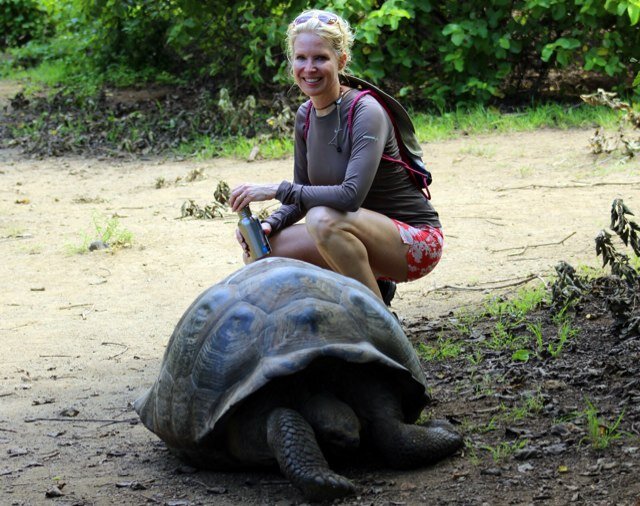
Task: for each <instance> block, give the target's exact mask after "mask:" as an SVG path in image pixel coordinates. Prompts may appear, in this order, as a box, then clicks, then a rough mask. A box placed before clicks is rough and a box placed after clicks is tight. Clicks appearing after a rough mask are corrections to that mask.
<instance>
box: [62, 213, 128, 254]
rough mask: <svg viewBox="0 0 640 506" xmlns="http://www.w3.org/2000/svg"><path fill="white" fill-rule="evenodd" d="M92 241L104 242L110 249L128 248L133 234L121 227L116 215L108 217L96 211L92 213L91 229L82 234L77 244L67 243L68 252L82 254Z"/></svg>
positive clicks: (87, 250) (86, 250)
mask: <svg viewBox="0 0 640 506" xmlns="http://www.w3.org/2000/svg"><path fill="white" fill-rule="evenodd" d="M94 241H101V242H103V243H105V244H106V245H107V246H108V247H109V250H110V251H115V250H118V249H121V248H129V247H131V245H132V243H133V234H132V233H131V232H130V231H129V230H127V229H126V228H123V227H122V225H121V224H120V220H119V219H118V217H117V216H112V217H111V218H108V217H106V216H102V215H100V214H98V213H95V214H94V215H93V230H92V231H91V232H89V233H85V234H83V235H82V241H81V242H80V243H79V244H76V245H72V244H67V245H66V250H67V252H68V253H69V254H83V253H87V252H89V244H90V243H92V242H94Z"/></svg>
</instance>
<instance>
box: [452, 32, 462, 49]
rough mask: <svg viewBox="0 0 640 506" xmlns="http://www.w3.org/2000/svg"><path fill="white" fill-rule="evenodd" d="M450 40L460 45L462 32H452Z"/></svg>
mask: <svg viewBox="0 0 640 506" xmlns="http://www.w3.org/2000/svg"><path fill="white" fill-rule="evenodd" d="M451 42H453V44H454V45H456V46H460V45H462V43H463V42H464V33H462V32H458V33H454V34H453V35H452V36H451Z"/></svg>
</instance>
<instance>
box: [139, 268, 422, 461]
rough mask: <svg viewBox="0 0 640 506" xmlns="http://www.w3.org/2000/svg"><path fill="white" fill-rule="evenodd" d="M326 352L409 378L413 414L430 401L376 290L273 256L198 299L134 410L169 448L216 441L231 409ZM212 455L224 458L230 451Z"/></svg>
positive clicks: (407, 345) (416, 364) (413, 358)
mask: <svg viewBox="0 0 640 506" xmlns="http://www.w3.org/2000/svg"><path fill="white" fill-rule="evenodd" d="M321 357H335V358H338V359H340V360H343V361H345V362H353V363H368V362H374V363H379V364H382V365H385V366H389V367H391V368H393V369H395V370H398V371H401V373H402V374H406V391H407V394H406V396H407V397H408V398H411V401H410V404H411V408H410V410H409V411H411V415H410V416H413V414H415V416H416V417H417V415H418V413H419V410H421V409H422V406H423V405H424V403H425V402H426V401H425V399H426V394H425V393H424V386H425V384H426V380H425V378H424V375H423V373H422V370H421V368H420V365H419V362H418V360H417V357H416V356H415V353H414V352H413V349H412V347H411V344H410V343H409V341H408V339H407V338H406V336H405V335H404V332H403V331H402V328H401V327H400V325H399V323H398V322H397V321H396V319H395V318H394V317H393V315H392V314H391V313H390V312H389V311H388V309H387V308H386V307H385V306H384V304H383V303H382V302H381V301H379V300H378V299H377V298H376V297H375V295H374V294H373V293H372V292H370V291H369V290H368V289H367V288H366V287H364V285H361V284H360V283H358V282H356V281H354V280H351V279H349V278H346V277H344V276H340V275H338V274H335V273H333V272H330V271H327V270H324V269H320V268H318V267H314V266H312V265H310V264H306V263H303V262H299V261H296V260H290V259H283V258H271V259H265V260H261V261H260V262H256V263H254V264H250V265H248V266H246V267H244V268H243V269H241V270H240V271H238V272H237V273H234V274H232V275H231V276H229V277H228V278H227V279H226V280H224V281H222V282H221V283H219V284H217V285H215V286H213V287H211V288H209V289H207V290H206V291H205V292H204V293H203V294H202V295H201V296H200V297H198V299H196V300H195V301H194V303H193V304H192V305H191V307H190V308H189V309H188V310H187V312H186V313H185V314H184V316H183V317H182V318H181V320H180V322H179V323H178V325H177V326H176V329H175V330H174V333H173V335H172V337H171V339H170V341H169V344H168V346H167V350H166V352H165V356H164V360H163V365H162V368H161V373H160V376H159V377H158V379H157V381H156V383H155V384H154V385H153V387H152V388H151V389H150V390H149V391H148V392H147V393H146V394H145V395H143V396H142V397H141V398H139V399H138V400H137V401H136V402H135V408H136V411H137V412H138V413H139V415H140V418H141V420H142V422H143V423H144V424H145V426H146V427H148V428H149V429H150V430H151V431H153V432H154V433H156V434H157V435H158V436H160V437H161V438H162V439H163V440H164V441H165V442H166V443H167V445H168V446H169V447H171V448H172V449H174V450H176V451H177V452H178V453H179V452H181V451H186V452H189V451H190V449H193V448H196V447H197V446H198V444H199V443H201V442H203V441H211V435H212V434H213V431H214V429H215V428H216V423H217V422H218V421H219V420H220V419H221V418H222V417H224V415H225V413H227V412H229V410H230V409H232V408H233V407H234V406H237V405H239V403H241V402H242V401H243V400H244V399H247V398H248V397H249V396H250V395H251V394H252V393H254V392H256V391H257V390H259V389H260V388H262V387H263V386H264V385H266V384H267V383H269V382H270V380H272V379H273V378H278V377H282V376H288V375H290V374H293V373H297V372H299V371H302V370H304V369H305V368H306V367H307V366H308V365H309V364H311V362H313V361H314V360H316V359H318V358H321ZM416 410H418V411H416ZM413 412H415V413H413ZM414 419H415V418H414ZM211 450H213V449H212V448H210V450H209V451H211ZM216 455H217V457H216V458H217V459H219V460H220V463H221V464H222V463H223V461H224V452H223V451H222V450H220V453H219V454H218V450H216Z"/></svg>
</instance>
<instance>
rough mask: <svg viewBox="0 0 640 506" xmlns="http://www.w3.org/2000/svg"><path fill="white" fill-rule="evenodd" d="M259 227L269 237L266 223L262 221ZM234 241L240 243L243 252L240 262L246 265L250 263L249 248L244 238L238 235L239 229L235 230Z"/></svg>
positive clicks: (269, 227) (269, 231) (269, 229)
mask: <svg viewBox="0 0 640 506" xmlns="http://www.w3.org/2000/svg"><path fill="white" fill-rule="evenodd" d="M261 225H262V230H264V233H265V234H266V236H267V237H269V235H270V234H271V225H270V224H269V223H267V222H266V221H263V222H262V223H261ZM236 239H237V241H238V242H239V243H240V246H241V247H242V251H243V252H244V253H243V255H242V261H243V262H244V263H245V264H248V263H249V262H250V261H251V257H250V256H249V246H248V245H247V243H246V241H245V240H244V237H242V234H241V233H240V229H239V228H236Z"/></svg>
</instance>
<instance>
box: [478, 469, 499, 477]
mask: <svg viewBox="0 0 640 506" xmlns="http://www.w3.org/2000/svg"><path fill="white" fill-rule="evenodd" d="M480 474H482V475H485V476H502V471H501V470H500V469H498V468H497V467H490V468H489V469H482V470H481V471H480Z"/></svg>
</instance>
